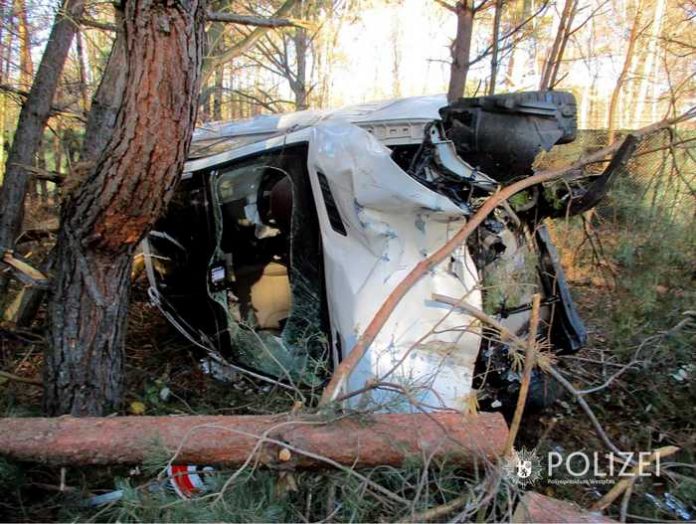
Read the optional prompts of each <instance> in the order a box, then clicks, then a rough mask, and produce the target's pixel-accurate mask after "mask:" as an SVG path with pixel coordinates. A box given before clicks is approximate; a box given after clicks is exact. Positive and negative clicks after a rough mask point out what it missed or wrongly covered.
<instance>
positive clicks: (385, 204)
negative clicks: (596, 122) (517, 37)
mask: <svg viewBox="0 0 696 524" xmlns="http://www.w3.org/2000/svg"><path fill="white" fill-rule="evenodd" d="M575 132H576V121H575V100H574V98H573V96H572V95H571V94H568V93H561V92H534V93H519V94H512V95H496V96H490V97H480V98H473V99H461V100H460V101H459V102H457V103H454V104H451V105H447V103H446V101H445V99H444V97H441V96H430V97H415V98H409V99H402V100H397V101H393V102H385V103H376V104H367V105H363V106H356V107H352V108H347V109H342V110H337V111H331V112H312V111H308V112H301V113H294V114H289V115H272V116H262V117H257V118H254V119H251V120H247V121H242V122H232V123H217V124H211V125H208V126H205V127H203V128H201V129H199V130H197V131H196V133H195V135H194V140H193V144H192V147H191V153H190V160H189V162H188V163H187V165H186V170H185V172H184V173H183V175H182V180H181V183H180V184H179V186H178V188H177V190H176V194H175V195H174V198H173V200H172V202H171V204H170V207H169V209H168V211H167V214H166V216H164V217H163V218H162V219H161V220H160V222H159V224H158V225H157V226H156V228H155V230H154V231H153V232H152V233H151V234H150V235H149V237H148V240H147V242H146V246H145V251H146V255H148V256H147V257H146V258H147V260H148V277H149V280H150V284H151V291H150V293H151V297H152V298H153V300H154V301H155V302H156V303H157V304H158V305H159V306H160V307H161V308H162V310H163V311H164V312H165V315H166V316H167V317H168V318H169V319H170V320H171V321H172V322H173V323H174V324H175V325H176V326H177V327H178V328H179V329H180V330H181V331H182V332H183V333H184V334H185V335H186V336H187V337H188V338H189V339H191V340H192V341H194V342H195V343H196V344H197V345H200V346H201V347H203V348H205V349H206V351H207V352H208V354H209V355H213V356H214V358H216V359H218V360H219V362H223V361H224V362H230V363H233V364H234V365H235V366H237V367H238V368H242V369H245V370H248V371H249V372H251V373H253V374H255V375H256V376H258V377H262V378H267V379H269V380H273V381H277V382H279V383H282V384H286V385H290V386H292V387H295V386H300V385H304V386H307V387H314V388H320V387H321V385H322V384H323V383H324V382H325V381H326V380H327V378H328V377H330V375H331V371H332V369H334V368H335V367H336V366H337V365H338V363H339V362H341V361H342V359H343V358H345V357H346V356H347V354H348V352H350V350H351V349H352V348H353V346H354V345H355V343H356V341H357V340H358V338H359V337H360V335H361V334H362V332H363V330H364V329H365V327H366V326H367V325H368V324H369V322H370V321H371V320H372V318H373V317H374V315H375V313H376V311H377V310H378V308H379V307H380V305H381V304H382V303H383V302H384V300H386V299H387V297H388V296H389V295H390V293H391V292H392V291H393V290H394V288H395V287H396V286H397V284H398V283H399V282H400V281H401V280H402V279H403V277H404V276H406V274H408V273H409V271H410V270H411V269H413V267H414V266H415V265H416V264H418V262H419V261H421V260H423V259H424V258H425V257H428V256H429V255H430V254H432V253H433V252H434V251H435V250H437V249H438V248H440V247H441V246H442V245H443V244H445V243H446V242H447V241H448V240H449V239H450V238H451V237H452V236H453V235H454V233H455V232H456V231H457V230H458V229H459V228H460V227H461V226H462V225H463V224H464V223H466V221H467V219H468V217H470V216H471V215H472V214H473V213H474V212H475V210H476V209H477V208H478V207H479V205H480V204H481V203H482V202H483V201H484V200H485V199H486V198H488V197H489V196H490V195H491V194H492V193H494V192H495V191H497V190H498V189H499V188H500V187H501V185H505V184H508V183H510V182H511V181H513V180H515V179H519V178H521V177H525V176H529V175H530V174H531V173H532V169H533V162H534V159H535V157H536V155H537V154H538V153H539V152H540V151H541V150H549V149H550V148H551V147H553V146H554V145H556V144H559V143H567V142H570V141H572V140H573V139H574V138H575ZM567 196H568V195H565V197H567ZM576 196H577V195H574V197H576ZM565 197H563V196H562V197H561V200H562V198H565ZM595 203H596V202H595ZM556 215H558V206H557V203H554V204H551V203H550V202H547V201H546V197H545V195H544V192H543V191H542V190H540V189H539V188H532V189H531V190H529V191H527V192H525V194H524V195H522V196H521V198H520V199H519V200H517V201H515V202H512V201H511V202H510V203H509V204H506V205H504V206H501V207H499V208H498V209H497V210H496V211H495V212H494V213H492V214H491V215H490V216H489V217H488V219H487V220H486V221H485V222H484V223H483V224H482V225H481V226H480V227H479V228H477V230H476V232H475V234H473V235H471V237H470V238H469V239H468V241H467V242H466V244H463V245H461V246H460V247H459V248H458V249H457V250H456V251H455V252H454V253H453V254H452V256H450V257H449V258H448V259H447V260H446V261H444V262H442V263H441V264H439V265H438V266H436V267H435V268H433V270H432V271H431V272H429V273H428V274H427V275H426V276H425V277H423V278H422V279H420V280H419V281H418V282H416V283H415V284H414V285H413V287H412V288H411V289H410V290H409V291H408V293H407V294H406V296H405V297H404V298H403V300H401V302H400V303H399V304H398V306H397V307H396V310H395V311H394V313H393V314H392V315H391V316H390V318H389V319H388V320H387V322H386V324H385V325H384V327H383V328H382V329H381V331H380V332H379V335H378V336H377V338H376V339H375V340H374V342H373V343H372V344H370V346H369V348H368V349H367V352H366V354H365V356H364V357H363V358H362V359H361V360H360V362H359V364H358V366H357V367H356V368H355V369H354V370H353V372H352V374H351V375H350V377H349V378H348V380H347V382H346V383H345V384H344V388H343V390H342V392H341V393H342V394H347V393H350V392H355V391H358V390H363V389H364V390H365V392H364V393H362V394H356V395H353V396H350V395H348V396H349V397H350V398H349V400H348V403H350V404H351V405H353V406H356V405H364V404H365V403H368V402H369V403H373V404H374V403H377V404H378V405H379V406H380V407H381V408H383V409H385V410H413V409H416V408H417V409H439V408H453V409H463V408H465V406H466V405H467V403H468V402H470V397H471V392H472V390H474V389H476V390H477V391H479V394H478V396H479V398H481V399H482V401H483V402H484V404H485V403H488V405H489V406H492V407H496V406H501V405H506V404H509V403H510V399H514V396H515V394H516V392H517V388H518V386H519V378H520V377H519V373H518V372H517V371H516V369H515V367H514V366H513V365H512V362H511V360H512V359H511V350H510V348H508V347H506V345H505V343H504V342H502V341H500V340H499V339H497V338H496V337H495V336H494V333H492V332H490V331H489V330H488V329H487V328H486V326H482V325H481V323H480V322H479V321H478V320H476V319H475V318H474V317H473V316H472V315H471V314H469V313H467V310H471V308H475V309H478V310H483V311H484V312H486V313H487V314H488V315H490V316H492V317H494V318H496V319H497V320H498V321H500V322H501V323H503V324H504V325H505V326H506V327H507V328H508V329H510V330H511V331H513V332H515V333H517V334H519V335H524V334H525V332H526V330H527V329H528V325H529V315H530V310H531V300H532V296H533V295H534V294H535V293H541V294H542V296H543V300H542V309H541V319H542V327H543V329H540V330H539V332H540V334H541V335H540V336H543V338H545V339H548V340H549V341H550V342H551V345H552V347H553V350H554V351H557V352H573V351H577V350H578V349H580V348H581V347H582V346H583V344H584V343H585V339H586V334H585V329H584V327H583V324H582V321H581V320H580V318H579V316H578V314H577V312H576V309H575V306H574V304H573V301H572V298H571V296H570V292H569V289H568V286H567V284H566V281H565V278H564V276H563V271H562V268H561V267H560V264H559V262H558V256H557V254H556V251H555V249H554V247H553V244H552V242H551V240H550V238H549V235H548V232H547V231H546V229H545V228H544V226H543V223H542V222H543V219H544V218H546V217H549V216H556ZM443 297H445V298H444V299H443ZM452 301H455V303H459V304H465V305H466V306H467V307H453V306H452ZM536 378H537V379H538V380H540V381H543V380H544V377H543V376H541V374H540V375H539V376H537V377H536ZM377 383H379V384H386V385H385V386H384V387H373V388H365V386H367V385H374V384H377ZM389 385H391V387H390V386H389ZM397 386H398V387H397ZM542 389H543V388H542ZM404 391H407V392H408V394H407V395H403V394H402V393H403V392H404ZM481 392H483V393H481ZM542 403H543V399H542Z"/></svg>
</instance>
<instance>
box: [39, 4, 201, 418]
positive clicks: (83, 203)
mask: <svg viewBox="0 0 696 524" xmlns="http://www.w3.org/2000/svg"><path fill="white" fill-rule="evenodd" d="M204 4H205V0H178V1H175V0H126V1H125V8H124V22H125V49H126V57H127V58H126V60H127V70H128V74H127V79H126V83H125V88H124V93H123V102H122V106H121V110H120V111H119V112H118V116H117V119H116V126H115V128H114V131H113V135H112V136H111V139H110V140H109V142H108V144H107V146H106V149H105V151H104V153H103V154H102V155H101V156H100V158H99V160H98V161H97V163H96V165H95V167H94V168H93V169H92V170H91V171H90V173H89V174H88V175H87V177H86V178H85V180H84V181H83V182H82V184H81V185H80V186H79V187H78V188H77V189H75V191H74V192H73V194H71V195H69V196H68V198H67V199H66V202H65V204H64V208H63V214H62V217H61V230H60V233H59V237H58V244H57V253H56V269H55V271H56V273H55V277H54V284H53V296H52V298H51V301H50V305H49V328H50V338H49V342H50V344H49V348H48V349H47V351H46V358H45V377H44V382H45V384H46V387H45V391H44V408H45V410H46V411H47V412H48V413H50V414H53V415H56V414H63V413H70V414H72V415H78V416H84V415H104V414H106V413H109V412H111V411H113V410H114V409H117V408H118V407H119V404H120V401H121V395H122V390H123V344H124V337H125V331H126V313H127V309H128V298H129V292H130V265H131V259H132V255H133V252H134V250H135V247H136V246H137V244H138V242H140V240H141V239H142V238H143V236H144V235H145V234H146V233H147V232H148V231H149V229H150V228H151V227H152V226H153V224H154V222H155V220H156V219H157V217H158V216H159V215H160V213H161V212H162V211H163V209H164V207H165V206H166V204H167V203H168V201H169V199H170V198H171V195H172V192H173V190H174V186H175V184H176V181H177V178H178V176H179V175H180V173H181V170H182V168H183V164H184V161H185V158H186V151H187V149H188V145H189V143H190V140H191V134H192V132H193V127H194V124H195V117H196V110H197V104H196V97H197V92H198V88H199V78H200V67H201V61H202V48H203V44H204V40H203V29H204V21H205V5H204Z"/></svg>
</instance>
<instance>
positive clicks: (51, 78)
mask: <svg viewBox="0 0 696 524" xmlns="http://www.w3.org/2000/svg"><path fill="white" fill-rule="evenodd" d="M83 8H84V1H83V0H65V3H64V4H63V8H62V9H61V10H60V12H59V13H58V15H56V21H55V23H54V24H53V29H52V30H51V34H50V35H49V37H48V43H47V44H46V49H45V50H44V54H43V57H42V58H41V65H39V70H38V71H37V73H36V77H35V79H34V83H33V84H32V86H31V91H29V95H28V96H27V99H26V100H25V101H24V105H23V106H22V111H21V112H20V114H19V122H18V124H17V130H16V132H15V136H14V141H13V142H12V148H11V149H10V152H9V155H8V157H7V164H6V167H5V177H4V181H3V185H2V190H1V191H0V210H2V216H0V251H2V250H5V249H13V247H14V243H15V239H16V238H17V236H18V235H19V232H20V228H21V226H22V219H23V218H24V200H25V198H26V195H27V190H28V189H29V182H30V180H31V179H32V177H31V176H30V175H29V173H28V172H27V171H26V170H25V168H24V167H23V166H31V165H33V164H34V157H35V156H36V153H37V151H38V148H39V143H40V141H41V137H42V135H43V130H44V126H45V125H46V120H48V116H49V113H50V111H51V104H52V102H53V95H54V94H55V92H56V87H57V86H58V80H59V79H60V75H61V71H62V70H63V64H64V63H65V59H66V57H67V56H68V51H69V50H70V44H71V42H72V39H73V35H74V34H75V22H74V20H75V19H76V18H80V17H81V16H82V11H83ZM6 286H7V281H6V279H5V278H3V277H2V276H0V296H2V295H3V294H4V291H5V289H6Z"/></svg>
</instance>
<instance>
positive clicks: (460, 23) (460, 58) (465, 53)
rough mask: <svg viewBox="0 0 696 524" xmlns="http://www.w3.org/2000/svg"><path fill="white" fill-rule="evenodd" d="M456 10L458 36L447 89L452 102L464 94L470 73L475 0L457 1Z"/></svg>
mask: <svg viewBox="0 0 696 524" xmlns="http://www.w3.org/2000/svg"><path fill="white" fill-rule="evenodd" d="M455 12H456V13H457V36H456V37H455V39H454V44H453V47H452V65H451V66H450V81H449V88H448V89H447V101H448V102H450V103H451V102H454V101H456V100H457V99H459V98H461V97H462V96H464V88H465V87H466V77H467V74H468V73H469V54H470V50H471V35H472V34H473V30H474V10H473V0H464V1H461V2H457V5H456V6H455Z"/></svg>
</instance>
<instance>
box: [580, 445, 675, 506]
mask: <svg viewBox="0 0 696 524" xmlns="http://www.w3.org/2000/svg"><path fill="white" fill-rule="evenodd" d="M679 449H680V448H678V447H677V446H665V447H663V448H658V449H656V450H655V451H653V452H652V453H651V454H650V456H649V457H647V458H646V459H644V460H641V461H640V462H638V464H637V465H636V466H634V467H633V469H632V470H631V473H630V474H629V476H628V477H626V478H624V479H621V480H620V481H619V482H617V483H616V484H614V486H613V487H612V488H611V489H610V490H609V491H608V492H607V494H606V495H604V496H603V497H602V498H601V499H600V500H598V501H597V502H596V503H595V504H594V505H593V506H592V511H603V510H605V509H607V508H608V507H609V506H610V505H611V503H612V502H614V501H615V500H616V499H617V498H618V497H619V495H621V494H622V493H623V492H624V491H626V490H627V489H628V488H629V487H630V486H631V484H632V482H633V481H634V480H635V479H636V475H640V474H641V473H642V472H643V468H645V467H647V466H649V465H650V464H652V463H653V462H655V461H659V460H660V459H661V458H663V457H669V456H670V455H674V454H675V453H676V452H677V451H679Z"/></svg>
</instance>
